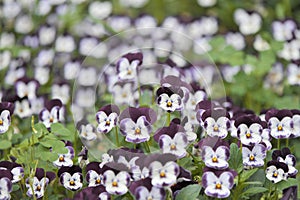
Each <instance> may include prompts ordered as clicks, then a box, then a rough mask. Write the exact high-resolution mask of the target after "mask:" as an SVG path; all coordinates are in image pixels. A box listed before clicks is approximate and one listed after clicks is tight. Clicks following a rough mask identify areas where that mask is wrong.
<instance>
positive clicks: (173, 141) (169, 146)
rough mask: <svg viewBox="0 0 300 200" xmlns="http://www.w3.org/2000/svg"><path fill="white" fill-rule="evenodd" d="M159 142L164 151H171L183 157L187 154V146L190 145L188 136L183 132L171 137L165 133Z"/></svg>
mask: <svg viewBox="0 0 300 200" xmlns="http://www.w3.org/2000/svg"><path fill="white" fill-rule="evenodd" d="M158 143H159V146H160V149H161V150H162V152H163V153H171V154H174V155H176V156H177V157H178V158H182V157H184V156H185V155H186V150H185V148H186V146H187V145H188V141H187V136H186V134H185V133H183V132H178V133H176V134H175V135H174V137H173V138H171V137H170V136H169V135H167V134H163V135H161V136H160V137H159V139H158Z"/></svg>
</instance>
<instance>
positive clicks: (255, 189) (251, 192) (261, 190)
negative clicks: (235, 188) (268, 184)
mask: <svg viewBox="0 0 300 200" xmlns="http://www.w3.org/2000/svg"><path fill="white" fill-rule="evenodd" d="M266 191H268V189H267V188H265V187H251V188H248V189H247V190H246V191H245V192H243V193H242V195H245V196H252V195H255V194H258V193H264V192H266Z"/></svg>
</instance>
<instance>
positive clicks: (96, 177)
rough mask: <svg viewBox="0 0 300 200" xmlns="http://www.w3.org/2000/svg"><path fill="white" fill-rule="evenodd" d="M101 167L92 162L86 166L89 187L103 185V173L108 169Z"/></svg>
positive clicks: (97, 163)
mask: <svg viewBox="0 0 300 200" xmlns="http://www.w3.org/2000/svg"><path fill="white" fill-rule="evenodd" d="M99 165H100V163H99V162H91V163H89V164H88V165H87V166H86V171H87V173H86V181H87V182H88V187H96V186H98V185H103V173H104V171H105V170H106V168H105V167H104V168H101V167H100V166H99Z"/></svg>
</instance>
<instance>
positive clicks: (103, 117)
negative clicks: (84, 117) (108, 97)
mask: <svg viewBox="0 0 300 200" xmlns="http://www.w3.org/2000/svg"><path fill="white" fill-rule="evenodd" d="M119 114H120V110H119V108H118V106H116V105H111V104H110V105H106V106H103V107H101V108H100V109H99V111H98V112H97V113H96V120H97V122H98V127H97V130H98V132H100V133H108V132H109V131H110V130H111V129H112V128H113V127H115V126H116V125H117V121H118V115H119Z"/></svg>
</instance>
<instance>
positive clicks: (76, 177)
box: [57, 165, 83, 191]
mask: <svg viewBox="0 0 300 200" xmlns="http://www.w3.org/2000/svg"><path fill="white" fill-rule="evenodd" d="M57 175H58V177H59V182H60V184H62V185H63V186H64V187H65V188H66V189H68V190H72V191H76V190H79V189H80V188H82V186H83V176H82V169H81V168H80V167H79V166H76V165H73V166H72V167H61V168H60V169H59V170H58V173H57Z"/></svg>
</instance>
